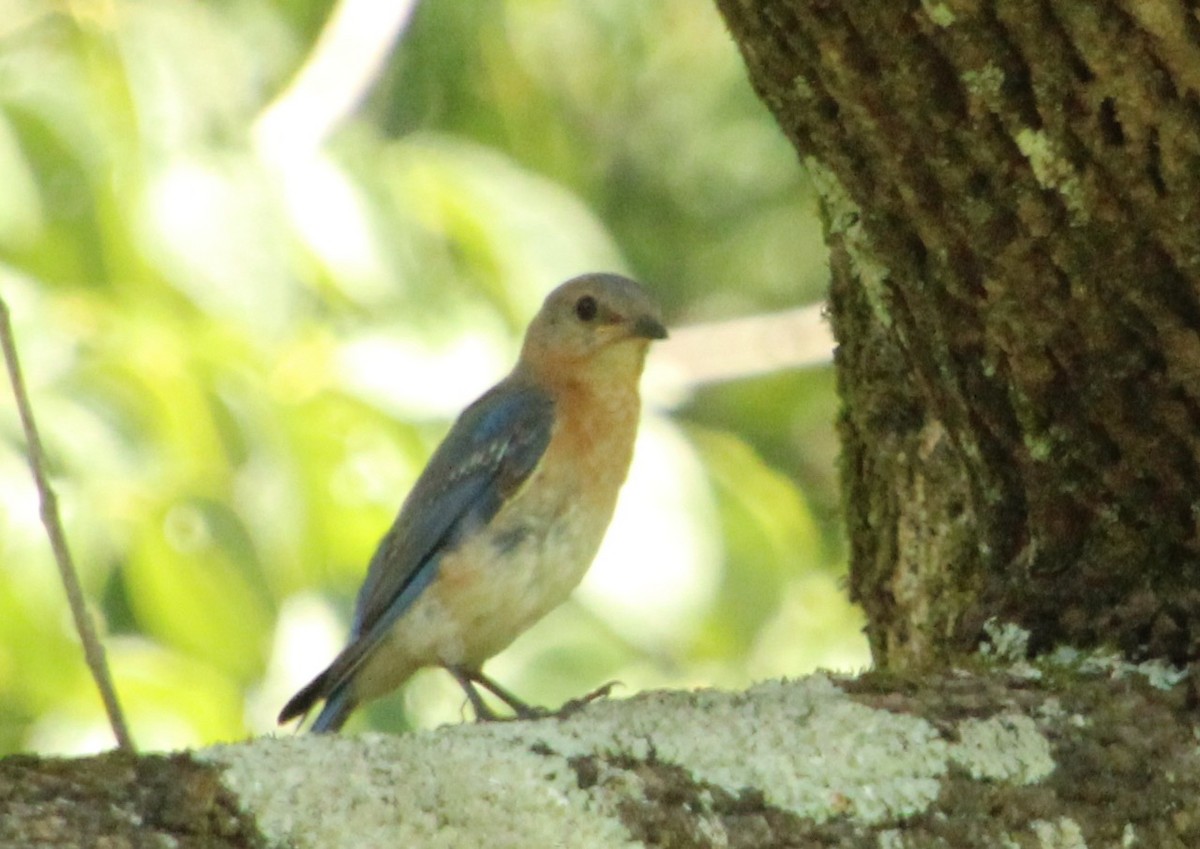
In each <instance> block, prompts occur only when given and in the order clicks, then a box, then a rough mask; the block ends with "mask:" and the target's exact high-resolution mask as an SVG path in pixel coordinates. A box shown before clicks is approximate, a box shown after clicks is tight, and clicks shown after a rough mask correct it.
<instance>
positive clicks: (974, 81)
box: [719, 0, 1200, 668]
mask: <svg viewBox="0 0 1200 849" xmlns="http://www.w3.org/2000/svg"><path fill="white" fill-rule="evenodd" d="M719 6H720V7H721V9H722V11H723V13H724V15H725V17H726V19H727V21H728V23H729V25H730V27H731V29H732V31H733V33H734V37H735V38H736V39H737V40H738V42H739V45H740V47H741V49H742V53H743V55H744V56H745V59H746V62H747V65H748V67H749V70H750V75H751V79H752V81H753V83H754V85H755V87H756V88H757V90H758V92H759V94H760V95H761V96H762V98H763V100H764V101H765V102H766V103H767V104H768V106H769V107H770V108H771V110H772V111H773V112H774V114H775V116H776V118H777V119H778V121H779V123H780V125H781V127H782V128H783V130H784V131H785V132H786V133H787V135H788V136H789V138H790V139H791V140H792V141H793V143H794V144H795V146H796V148H797V150H798V151H799V153H800V155H801V157H802V158H803V159H804V161H805V163H806V164H807V165H808V167H809V169H810V172H811V173H812V175H813V178H814V181H815V182H816V184H817V186H818V188H819V189H820V190H821V193H822V195H823V197H824V211H825V217H826V225H827V231H828V240H829V245H830V249H831V266H832V271H833V284H832V297H831V301H832V321H833V324H834V329H835V332H836V334H837V337H838V340H839V345H840V347H839V351H838V355H837V368H838V375H839V381H840V387H841V392H842V397H843V401H844V411H843V415H842V419H841V424H840V427H841V435H842V438H843V441H844V446H843V452H844V454H843V460H842V466H843V480H844V485H845V499H846V510H847V516H848V524H849V532H850V537H851V546H852V564H851V569H852V573H851V574H852V578H851V587H852V592H853V594H854V596H855V597H856V598H857V599H858V600H859V601H860V602H861V603H862V604H863V605H864V607H865V608H866V610H867V614H868V617H869V620H870V626H869V635H870V638H871V644H872V648H873V651H874V653H875V656H876V660H877V662H878V663H879V664H880V665H881V666H885V667H893V668H898V667H906V666H914V665H923V664H926V663H930V662H940V661H944V660H945V659H946V658H947V657H949V656H951V655H953V654H955V653H957V652H960V651H963V650H966V649H969V648H971V647H972V646H973V645H974V644H975V643H976V642H977V641H978V639H979V637H980V635H981V626H982V624H983V623H984V622H985V621H986V620H987V619H989V618H990V617H993V616H998V617H1001V618H1004V619H1008V620H1013V621H1017V622H1019V623H1021V624H1022V625H1024V626H1025V627H1027V628H1028V629H1030V631H1031V632H1032V634H1033V641H1032V644H1031V645H1032V647H1033V648H1034V649H1037V648H1043V647H1045V646H1047V645H1050V644H1053V643H1058V642H1069V643H1071V644H1074V645H1078V646H1089V645H1094V644H1097V643H1108V644H1112V645H1115V646H1117V647H1119V648H1121V649H1122V650H1123V651H1125V652H1127V653H1128V654H1130V655H1142V656H1147V655H1149V656H1160V657H1167V658H1170V659H1172V660H1176V661H1182V660H1191V659H1194V658H1196V657H1197V656H1198V655H1200V643H1198V636H1200V574H1198V573H1200V526H1198V524H1197V517H1198V515H1200V512H1198V511H1200V334H1198V331H1200V22H1198V21H1197V13H1196V10H1195V8H1194V6H1192V7H1189V6H1188V5H1187V4H1185V3H1183V2H1174V0H1160V1H1159V2H1155V0H1127V2H1112V0H1097V2H1088V3H1079V2H1074V0H1053V1H1052V2H1000V3H987V2H977V0H947V2H933V0H926V2H894V0H873V2H861V3H830V2H823V0H760V2H747V0H719Z"/></svg>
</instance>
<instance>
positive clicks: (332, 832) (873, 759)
mask: <svg viewBox="0 0 1200 849" xmlns="http://www.w3.org/2000/svg"><path fill="white" fill-rule="evenodd" d="M1018 647H1019V646H1018ZM1010 648H1013V647H1012V646H1010ZM972 665H973V666H974V671H966V670H963V669H959V670H954V671H946V672H938V673H933V674H930V675H928V676H926V677H924V678H923V679H922V681H921V684H920V686H919V687H916V686H911V685H908V684H905V683H903V682H900V681H897V680H896V679H894V678H892V677H889V676H886V675H883V674H872V675H867V676H864V677H862V678H860V679H857V680H831V679H829V678H825V677H822V676H816V677H814V678H810V679H807V680H803V681H795V682H790V683H786V684H780V683H772V684H766V685H762V686H759V687H755V688H752V689H751V690H750V691H748V692H746V693H718V692H697V693H646V694H643V695H641V696H637V697H635V698H633V699H630V700H628V701H622V702H609V703H596V704H593V705H591V706H589V707H588V708H587V709H586V710H584V711H583V712H581V713H579V714H577V715H574V716H572V717H571V718H569V719H565V720H559V719H546V720H540V721H536V722H514V723H494V724H490V725H462V726H455V727H448V728H443V729H439V730H438V731H433V732H425V733H420V734H411V735H406V736H402V737H397V736H387V735H367V736H364V737H361V738H354V737H337V736H302V737H285V738H282V739H273V738H263V739H259V740H255V741H251V742H249V743H241V744H237V745H231V746H222V747H218V748H216V749H209V750H203V751H199V752H194V753H187V754H178V755H173V756H169V757H167V756H156V755H150V756H143V757H141V758H138V759H135V758H133V757H132V756H129V755H125V754H123V753H112V754H108V755H103V756H99V757H96V758H89V759H79V760H73V761H54V760H40V759H35V758H10V759H7V760H3V761H0V812H2V815H0V849H9V847H14V849H15V847H20V849H40V847H66V846H88V847H102V846H104V847H123V846H129V847H141V846H145V847H157V846H179V847H260V846H288V847H298V849H306V847H314V849H315V847H320V849H339V847H347V849H350V847H353V849H361V847H374V846H411V847H472V846H488V847H494V849H528V847H543V846H557V847H562V849H595V848H596V847H626V846H628V847H636V846H652V847H653V846H660V847H668V846H669V847H706V849H707V847H712V849H715V848H716V847H745V849H749V847H758V848H759V849H769V847H800V846H804V847H855V849H878V848H879V847H881V846H885V847H886V846H903V847H905V849H922V847H938V848H939V849H945V847H954V849H991V847H996V846H1012V847H1029V849H1033V847H1064V849H1065V847H1078V846H1085V845H1086V846H1089V847H1093V849H1097V847H1118V846H1153V847H1155V848H1156V849H1188V847H1194V846H1197V845H1200V756H1198V755H1197V752H1196V747H1195V739H1194V734H1193V730H1192V725H1193V723H1192V719H1191V714H1190V708H1189V704H1188V703H1189V700H1190V699H1191V696H1190V690H1189V688H1188V687H1187V686H1186V685H1184V684H1177V685H1175V686H1172V684H1175V683H1176V681H1177V679H1176V677H1174V676H1173V675H1172V674H1171V673H1170V672H1169V671H1168V670H1166V669H1165V668H1164V667H1162V666H1154V665H1150V666H1143V667H1140V668H1135V667H1133V666H1131V665H1129V664H1125V663H1121V662H1118V661H1113V660H1097V659H1095V658H1087V659H1085V658H1082V657H1078V656H1076V657H1067V656H1060V657H1058V658H1057V659H1053V660H1046V661H1044V662H1041V663H1039V664H1037V665H1032V664H1029V663H1026V662H1023V661H1018V662H1016V663H1010V662H1008V661H1004V662H1002V663H999V664H996V665H984V664H982V663H980V662H979V661H978V660H976V661H974V662H973V664H972ZM1066 680H1069V681H1070V686H1069V687H1066V688H1064V687H1063V683H1064V681H1066ZM1135 729H1136V730H1135Z"/></svg>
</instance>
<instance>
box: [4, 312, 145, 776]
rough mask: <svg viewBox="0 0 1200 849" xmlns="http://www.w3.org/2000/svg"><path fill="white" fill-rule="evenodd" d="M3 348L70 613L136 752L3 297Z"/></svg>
mask: <svg viewBox="0 0 1200 849" xmlns="http://www.w3.org/2000/svg"><path fill="white" fill-rule="evenodd" d="M0 347H3V349H4V362H5V364H6V365H7V366H8V379H9V382H10V383H11V384H12V389H13V397H14V398H15V399H16V402H17V411H18V412H19V414H20V416H21V426H22V427H23V428H24V430H25V441H26V443H27V444H28V446H29V467H30V469H31V470H32V472H33V480H34V483H35V484H36V485H37V490H38V495H39V496H40V497H41V515H42V523H43V524H44V525H45V526H46V534H47V536H48V537H49V538H50V548H51V549H53V551H54V560H55V562H56V563H58V572H59V576H60V577H61V578H62V582H63V587H64V588H65V589H66V591H67V601H68V603H69V604H70V606H71V615H72V616H73V617H74V618H75V630H76V631H78V633H79V639H80V641H81V642H82V643H83V654H84V657H85V659H86V660H87V665H88V668H89V669H90V670H91V672H92V677H93V678H94V679H95V680H96V687H97V688H99V690H100V698H101V700H102V701H103V702H104V710H105V712H106V713H107V714H108V721H109V724H110V725H111V726H112V730H113V735H114V736H115V737H116V738H117V745H118V746H120V748H121V749H123V750H124V751H126V752H133V751H134V746H133V738H132V737H131V736H130V735H129V728H128V727H127V726H126V724H125V716H124V714H122V713H121V705H120V703H119V702H118V701H117V691H116V688H115V687H113V682H112V676H111V675H110V674H109V671H108V661H107V660H106V659H105V657H104V646H103V645H101V643H100V638H99V637H98V636H97V635H96V628H95V626H94V625H93V624H92V619H91V616H90V615H89V614H88V610H87V604H86V602H85V601H84V598H83V589H82V588H81V587H80V585H79V576H78V573H77V572H76V571H75V564H74V562H73V561H72V560H71V552H70V549H69V548H68V547H67V538H66V534H64V533H63V527H62V521H61V519H60V518H59V515H58V502H57V499H56V498H55V496H54V490H53V489H51V487H50V481H49V480H48V479H47V476H46V454H45V451H43V449H42V439H41V437H40V436H39V435H38V430H37V425H36V423H35V422H34V420H33V408H32V407H31V406H30V405H29V395H28V393H26V391H25V380H24V378H23V377H22V376H21V364H20V361H19V360H18V359H17V345H16V341H15V340H14V338H13V331H12V322H11V321H10V319H9V312H8V304H7V303H5V301H4V299H3V298H0Z"/></svg>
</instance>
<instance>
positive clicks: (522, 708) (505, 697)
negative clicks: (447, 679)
mask: <svg viewBox="0 0 1200 849" xmlns="http://www.w3.org/2000/svg"><path fill="white" fill-rule="evenodd" d="M447 669H450V674H451V675H453V676H454V677H455V679H456V680H458V683H459V684H460V685H461V686H462V687H463V689H467V688H468V687H470V690H471V691H474V685H475V684H478V685H479V686H481V687H483V688H484V689H485V690H487V691H488V692H490V693H491V694H492V695H493V696H495V697H496V698H498V699H499V700H500V701H502V702H504V703H505V704H506V705H508V706H509V707H510V708H512V711H513V714H514V715H515V717H516V718H517V719H537V718H538V717H542V716H546V715H547V714H548V711H547V710H546V709H545V708H540V707H535V706H534V705H530V704H526V703H525V702H523V701H521V700H520V699H518V698H517V697H516V696H514V695H513V694H512V693H511V692H509V691H508V690H506V689H504V688H503V687H501V686H500V685H499V684H497V683H496V682H495V681H493V680H492V679H491V678H489V677H487V676H486V675H484V674H483V671H482V670H479V669H470V668H467V667H465V666H459V667H447ZM464 681H465V682H466V683H463V682H464ZM467 698H469V699H471V706H472V707H474V708H475V715H476V716H477V717H479V719H481V720H484V721H490V720H495V719H499V717H498V716H496V714H495V713H494V712H493V711H492V709H491V708H489V707H488V706H487V705H483V712H482V713H481V712H480V711H479V707H480V705H482V704H483V700H482V699H481V698H479V693H478V692H475V696H474V698H472V697H471V695H470V694H469V693H468V696H467ZM476 699H478V700H479V701H478V703H477V702H476Z"/></svg>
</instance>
